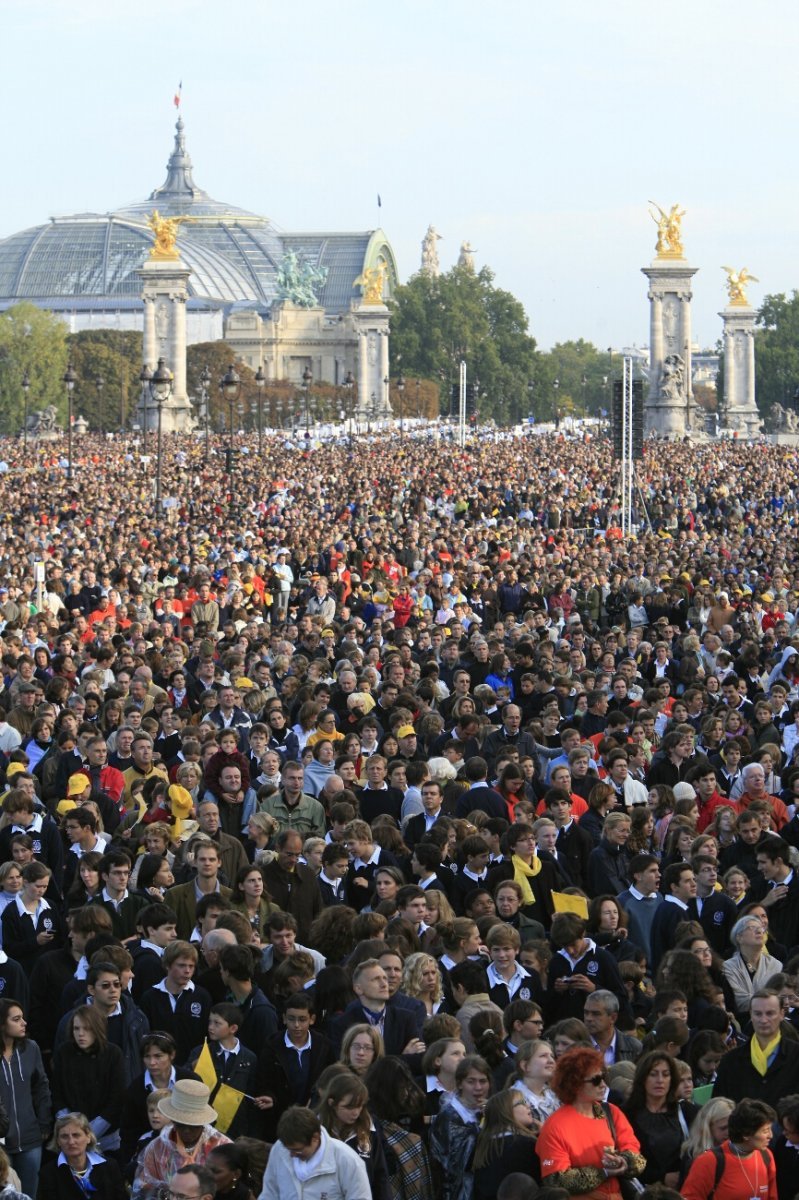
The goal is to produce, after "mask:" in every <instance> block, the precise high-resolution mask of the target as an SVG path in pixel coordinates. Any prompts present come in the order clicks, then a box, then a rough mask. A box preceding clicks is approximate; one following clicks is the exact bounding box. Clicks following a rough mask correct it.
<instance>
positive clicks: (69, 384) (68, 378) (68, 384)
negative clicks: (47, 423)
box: [62, 362, 78, 483]
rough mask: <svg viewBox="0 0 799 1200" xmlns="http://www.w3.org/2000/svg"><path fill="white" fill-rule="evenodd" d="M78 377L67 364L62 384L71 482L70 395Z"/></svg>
mask: <svg viewBox="0 0 799 1200" xmlns="http://www.w3.org/2000/svg"><path fill="white" fill-rule="evenodd" d="M77 382H78V377H77V375H76V374H75V369H74V367H73V366H72V363H71V362H70V363H68V364H67V369H66V371H65V372H64V377H63V379H62V383H63V384H64V387H65V388H66V389H67V479H68V480H69V481H70V483H71V482H72V393H73V392H74V391H75V384H76V383H77Z"/></svg>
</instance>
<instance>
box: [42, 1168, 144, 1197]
mask: <svg viewBox="0 0 799 1200" xmlns="http://www.w3.org/2000/svg"><path fill="white" fill-rule="evenodd" d="M91 1184H92V1187H93V1188H94V1189H95V1192H94V1194H95V1195H96V1196H97V1197H98V1200H99V1198H100V1197H102V1200H127V1198H128V1191H127V1188H126V1187H125V1183H124V1180H123V1178H122V1174H121V1172H120V1170H119V1167H118V1166H117V1164H116V1163H115V1162H114V1160H113V1159H112V1158H109V1159H104V1160H103V1162H101V1163H97V1165H96V1166H95V1167H92V1173H91ZM36 1200H86V1193H85V1192H84V1191H83V1189H82V1188H80V1187H78V1185H77V1183H76V1182H75V1180H74V1179H73V1177H72V1172H71V1171H70V1169H69V1167H68V1166H67V1165H66V1163H65V1164H64V1165H63V1166H61V1167H59V1165H58V1161H57V1160H53V1162H49V1163H45V1165H44V1166H43V1167H42V1169H41V1171H40V1172H39V1187H38V1188H37V1190H36Z"/></svg>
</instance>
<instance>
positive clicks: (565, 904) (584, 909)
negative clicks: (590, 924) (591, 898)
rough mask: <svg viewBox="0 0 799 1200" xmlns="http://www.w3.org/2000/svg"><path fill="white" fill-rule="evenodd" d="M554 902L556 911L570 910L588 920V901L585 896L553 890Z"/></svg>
mask: <svg viewBox="0 0 799 1200" xmlns="http://www.w3.org/2000/svg"><path fill="white" fill-rule="evenodd" d="M552 903H553V904H554V906H555V912H556V913H561V912H570V913H574V914H575V915H576V916H578V917H582V918H583V920H584V921H587V920H588V901H587V900H586V898H585V896H571V895H568V894H567V893H566V892H553V893H552Z"/></svg>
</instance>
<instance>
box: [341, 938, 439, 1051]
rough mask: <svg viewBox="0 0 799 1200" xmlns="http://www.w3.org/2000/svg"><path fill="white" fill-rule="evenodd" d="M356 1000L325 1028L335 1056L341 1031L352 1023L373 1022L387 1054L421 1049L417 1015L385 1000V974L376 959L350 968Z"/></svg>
mask: <svg viewBox="0 0 799 1200" xmlns="http://www.w3.org/2000/svg"><path fill="white" fill-rule="evenodd" d="M352 990H353V991H354V992H355V997H356V998H355V1000H353V1002H352V1003H351V1004H348V1005H347V1007H346V1008H345V1009H344V1012H343V1013H341V1015H340V1016H338V1017H335V1018H334V1019H333V1020H332V1021H331V1022H330V1026H329V1029H328V1035H329V1037H330V1040H331V1042H332V1043H333V1049H334V1050H335V1052H336V1054H337V1055H338V1054H339V1053H340V1052H341V1043H342V1041H343V1038H344V1034H345V1033H346V1032H347V1030H348V1029H349V1028H350V1027H351V1026H352V1025H373V1026H374V1027H375V1028H376V1029H377V1030H378V1032H379V1033H381V1034H382V1037H383V1042H384V1044H385V1047H386V1054H406V1053H409V1054H415V1053H418V1052H420V1051H421V1050H423V1049H424V1043H423V1042H420V1041H419V1038H418V1036H417V1028H418V1024H417V1019H416V1014H415V1013H414V1012H412V1011H411V1010H409V1009H406V1008H399V1007H398V1006H396V1005H393V1004H389V1003H388V993H389V988H388V977H387V976H386V973H385V971H384V970H383V968H382V967H381V965H380V963H379V962H378V961H377V959H376V958H367V959H365V961H364V962H362V963H359V964H358V966H357V967H356V968H355V970H354V971H353V975H352Z"/></svg>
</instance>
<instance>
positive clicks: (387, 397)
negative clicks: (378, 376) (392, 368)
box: [383, 375, 393, 419]
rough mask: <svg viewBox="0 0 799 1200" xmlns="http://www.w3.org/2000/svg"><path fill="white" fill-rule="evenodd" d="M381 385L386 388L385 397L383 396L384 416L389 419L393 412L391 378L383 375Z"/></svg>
mask: <svg viewBox="0 0 799 1200" xmlns="http://www.w3.org/2000/svg"><path fill="white" fill-rule="evenodd" d="M383 387H384V388H385V389H386V393H385V397H384V399H385V406H384V411H385V414H386V417H387V418H388V419H390V418H391V417H392V415H393V414H392V411H391V380H390V379H389V377H388V375H385V376H384V377H383Z"/></svg>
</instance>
